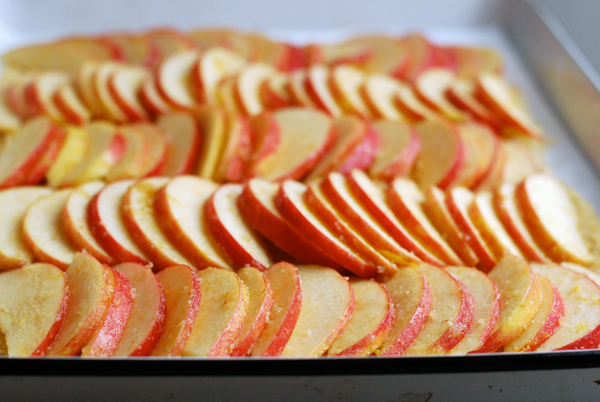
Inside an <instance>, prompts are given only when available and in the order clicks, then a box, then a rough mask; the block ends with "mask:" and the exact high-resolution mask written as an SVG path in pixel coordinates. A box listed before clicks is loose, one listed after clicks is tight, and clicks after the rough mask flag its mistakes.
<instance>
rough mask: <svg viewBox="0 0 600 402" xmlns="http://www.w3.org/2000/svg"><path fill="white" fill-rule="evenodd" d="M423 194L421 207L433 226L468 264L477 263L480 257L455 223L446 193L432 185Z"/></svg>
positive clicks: (473, 264) (471, 265)
mask: <svg viewBox="0 0 600 402" xmlns="http://www.w3.org/2000/svg"><path fill="white" fill-rule="evenodd" d="M423 195H424V197H425V199H424V200H423V203H422V204H421V207H422V208H423V212H425V214H426V215H427V217H428V218H429V220H430V221H431V223H432V224H433V226H435V228H436V229H437V230H438V232H439V233H440V234H441V235H442V236H443V238H444V239H445V240H446V241H447V242H448V244H449V245H450V246H451V247H452V249H453V250H454V252H455V253H456V254H457V255H458V256H459V257H460V259H461V260H463V261H464V263H465V264H466V265H468V266H470V267H474V266H475V265H477V263H478V262H479V258H477V255H476V254H475V253H474V252H473V250H472V249H471V247H470V246H469V244H468V243H467V240H466V239H465V235H464V234H463V233H462V231H461V230H460V229H459V228H458V226H457V225H456V223H454V219H453V218H452V215H451V214H450V211H449V210H448V207H447V206H446V194H445V193H444V192H443V191H442V190H440V189H439V188H437V187H430V188H428V189H427V190H425V192H424V193H423Z"/></svg>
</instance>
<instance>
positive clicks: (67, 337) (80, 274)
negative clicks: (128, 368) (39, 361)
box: [48, 253, 115, 356]
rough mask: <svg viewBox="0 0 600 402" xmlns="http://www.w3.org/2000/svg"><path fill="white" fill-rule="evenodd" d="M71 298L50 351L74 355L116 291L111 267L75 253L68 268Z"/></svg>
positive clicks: (97, 326)
mask: <svg viewBox="0 0 600 402" xmlns="http://www.w3.org/2000/svg"><path fill="white" fill-rule="evenodd" d="M66 273H67V286H68V288H69V300H68V302H67V314H66V317H65V320H64V322H63V325H62V327H61V329H60V331H59V333H58V335H57V336H56V339H55V340H54V343H53V344H52V347H51V348H50V350H49V352H48V354H49V355H51V356H75V355H77V354H78V353H79V352H80V351H81V349H82V348H83V347H84V346H85V345H86V344H87V343H88V342H89V340H90V339H92V337H93V336H94V334H95V332H96V330H97V329H98V328H100V327H101V326H102V322H103V320H104V317H105V316H106V313H107V311H108V309H109V306H110V302H111V299H112V296H113V293H114V290H115V283H114V277H113V275H112V271H111V268H110V267H108V266H103V265H102V264H101V263H100V262H98V260H96V259H95V258H94V257H92V256H91V255H88V254H84V253H76V254H75V256H74V257H73V262H72V263H71V265H69V268H67V271H66Z"/></svg>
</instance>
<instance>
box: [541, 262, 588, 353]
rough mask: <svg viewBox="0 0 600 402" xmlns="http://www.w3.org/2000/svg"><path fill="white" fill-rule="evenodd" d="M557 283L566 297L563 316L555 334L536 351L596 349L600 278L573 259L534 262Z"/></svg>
mask: <svg viewBox="0 0 600 402" xmlns="http://www.w3.org/2000/svg"><path fill="white" fill-rule="evenodd" d="M532 268H533V270H534V271H535V272H537V273H538V274H540V275H542V276H544V277H545V278H546V279H548V280H549V281H550V282H551V283H552V285H554V286H556V289H557V290H558V293H560V295H561V296H562V298H563V301H564V316H563V317H562V318H561V319H560V323H559V327H558V329H557V330H556V332H554V334H553V335H552V336H551V337H550V338H549V339H548V340H546V341H545V342H544V343H542V344H541V345H540V346H539V347H538V348H537V349H536V350H537V351H543V352H547V351H551V350H572V349H595V348H597V347H598V343H599V342H600V308H599V307H600V305H599V304H598V300H600V297H599V296H600V287H599V283H600V278H598V276H597V275H596V274H594V273H593V272H591V271H589V270H587V269H585V268H583V267H581V266H578V265H575V264H571V263H565V264H564V266H559V265H554V264H532Z"/></svg>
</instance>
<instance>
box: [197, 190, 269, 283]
mask: <svg viewBox="0 0 600 402" xmlns="http://www.w3.org/2000/svg"><path fill="white" fill-rule="evenodd" d="M242 191H243V187H242V185H239V184H226V185H223V186H221V187H220V188H219V189H218V190H217V191H216V192H214V193H213V194H212V196H211V197H210V198H209V200H208V201H207V202H206V203H205V204H204V214H205V222H206V224H207V226H208V231H209V233H210V234H211V235H212V236H213V238H214V239H215V241H216V243H217V244H218V245H219V247H221V249H222V250H223V251H225V253H227V255H229V257H230V258H231V259H232V260H233V262H234V263H235V264H236V265H237V266H239V267H243V266H253V267H256V268H258V269H260V270H261V271H263V270H265V269H267V268H268V267H269V266H271V265H272V264H273V262H272V260H271V256H269V254H268V252H267V249H266V248H265V245H264V244H263V242H262V239H261V238H260V235H259V234H258V233H256V232H255V231H254V229H252V228H251V227H250V226H249V225H248V223H246V221H244V218H243V217H242V215H241V214H240V211H239V209H238V207H237V204H238V198H239V197H240V195H241V193H242Z"/></svg>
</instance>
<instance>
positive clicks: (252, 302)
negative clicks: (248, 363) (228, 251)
mask: <svg viewBox="0 0 600 402" xmlns="http://www.w3.org/2000/svg"><path fill="white" fill-rule="evenodd" d="M237 275H238V276H239V278H240V279H241V280H242V282H243V283H244V285H245V286H246V289H247V290H248V311H247V312H246V320H245V322H244V327H243V329H242V332H241V333H240V336H239V337H238V339H237V340H236V341H235V348H234V349H233V350H232V351H231V356H246V355H247V354H249V353H250V351H251V350H252V348H254V345H255V344H256V343H257V342H258V339H259V338H260V337H261V335H262V333H263V331H264V330H265V328H266V326H267V323H268V322H269V321H270V319H271V318H270V315H271V310H272V309H273V306H274V305H275V301H274V299H273V292H272V290H271V286H270V285H269V281H268V280H267V278H266V276H265V275H264V274H263V273H262V272H260V271H259V270H258V269H256V268H252V267H246V268H242V269H241V270H239V271H238V273H237Z"/></svg>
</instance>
